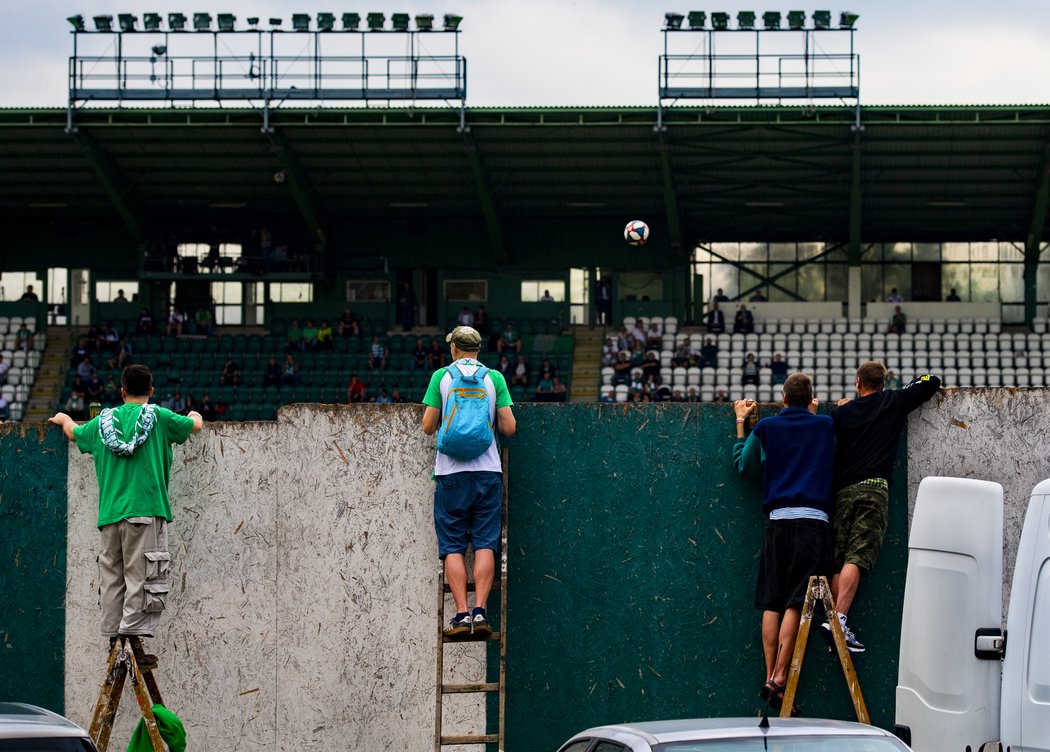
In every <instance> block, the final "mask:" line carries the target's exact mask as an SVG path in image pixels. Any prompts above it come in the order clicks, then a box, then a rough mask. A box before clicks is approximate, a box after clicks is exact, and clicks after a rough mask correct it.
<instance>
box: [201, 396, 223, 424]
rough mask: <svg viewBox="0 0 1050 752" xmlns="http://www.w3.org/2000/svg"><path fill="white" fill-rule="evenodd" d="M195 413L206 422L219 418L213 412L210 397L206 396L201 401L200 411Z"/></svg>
mask: <svg viewBox="0 0 1050 752" xmlns="http://www.w3.org/2000/svg"><path fill="white" fill-rule="evenodd" d="M197 412H199V413H200V414H201V417H202V418H204V420H207V421H212V420H215V419H216V418H217V417H219V416H218V413H217V412H216V411H215V404H214V403H213V402H212V401H211V396H210V395H208V394H205V395H204V397H203V398H202V399H201V405H200V409H199V410H198V411H197Z"/></svg>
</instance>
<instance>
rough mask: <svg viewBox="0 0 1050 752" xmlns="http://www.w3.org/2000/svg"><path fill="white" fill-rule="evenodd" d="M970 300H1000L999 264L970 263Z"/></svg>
mask: <svg viewBox="0 0 1050 752" xmlns="http://www.w3.org/2000/svg"><path fill="white" fill-rule="evenodd" d="M974 245H979V244H978V243H974ZM970 252H971V253H972V252H973V249H972V248H971V249H970ZM970 300H971V301H973V302H974V303H992V302H998V301H999V264H970Z"/></svg>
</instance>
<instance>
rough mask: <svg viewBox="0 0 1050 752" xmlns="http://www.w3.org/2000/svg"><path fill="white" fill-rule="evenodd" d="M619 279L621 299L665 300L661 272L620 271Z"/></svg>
mask: <svg viewBox="0 0 1050 752" xmlns="http://www.w3.org/2000/svg"><path fill="white" fill-rule="evenodd" d="M617 279H618V281H619V284H618V285H617V287H618V288H619V290H620V300H643V301H644V300H663V297H664V280H663V275H662V274H660V272H620V275H619V277H618V278H617ZM726 293H727V294H729V292H728V291H726Z"/></svg>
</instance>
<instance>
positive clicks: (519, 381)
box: [510, 355, 529, 386]
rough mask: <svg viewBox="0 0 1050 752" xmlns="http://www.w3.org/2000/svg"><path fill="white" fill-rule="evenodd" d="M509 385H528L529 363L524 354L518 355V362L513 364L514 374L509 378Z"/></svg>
mask: <svg viewBox="0 0 1050 752" xmlns="http://www.w3.org/2000/svg"><path fill="white" fill-rule="evenodd" d="M510 382H511V386H528V385H529V364H528V362H527V361H526V360H525V356H524V355H519V356H518V362H517V363H516V364H515V365H514V375H513V376H512V377H511V379H510Z"/></svg>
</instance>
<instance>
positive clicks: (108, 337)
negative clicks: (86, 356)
mask: <svg viewBox="0 0 1050 752" xmlns="http://www.w3.org/2000/svg"><path fill="white" fill-rule="evenodd" d="M119 341H120V336H119V335H118V334H117V331H116V330H115V329H114V328H113V327H112V326H110V323H109V322H108V321H103V322H102V328H101V329H99V332H98V337H97V339H96V340H95V349H96V350H98V351H99V352H100V353H102V354H104V355H112V353H113V351H114V350H116V349H117V343H118V342H119Z"/></svg>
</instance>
